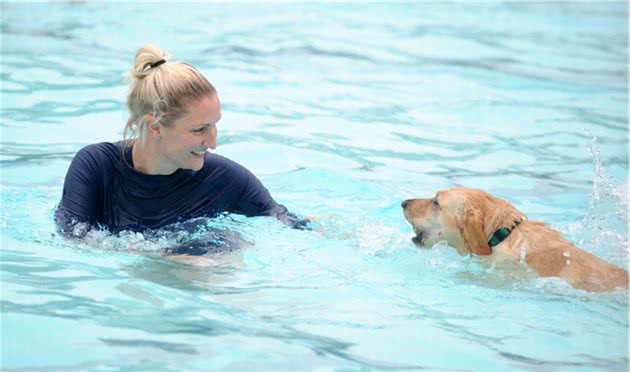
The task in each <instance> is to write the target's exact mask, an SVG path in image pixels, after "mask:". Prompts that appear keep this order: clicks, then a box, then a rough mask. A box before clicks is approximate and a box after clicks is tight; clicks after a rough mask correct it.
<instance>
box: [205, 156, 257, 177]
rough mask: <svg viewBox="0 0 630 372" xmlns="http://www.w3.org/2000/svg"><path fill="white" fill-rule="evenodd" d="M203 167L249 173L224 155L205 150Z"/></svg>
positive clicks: (210, 169)
mask: <svg viewBox="0 0 630 372" xmlns="http://www.w3.org/2000/svg"><path fill="white" fill-rule="evenodd" d="M203 169H207V170H209V171H212V170H221V171H223V172H226V171H227V172H236V173H251V172H250V171H249V170H248V169H247V168H245V167H244V166H242V165H241V164H239V163H237V162H236V161H234V160H232V159H228V158H226V157H225V156H221V155H219V154H214V153H211V152H207V153H206V155H205V158H204V166H203Z"/></svg>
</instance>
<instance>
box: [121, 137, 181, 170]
mask: <svg viewBox="0 0 630 372" xmlns="http://www.w3.org/2000/svg"><path fill="white" fill-rule="evenodd" d="M131 160H132V162H133V168H134V169H135V170H136V171H138V172H140V173H144V174H148V175H169V174H173V173H175V171H176V170H177V169H167V168H165V167H164V166H163V164H164V162H162V161H160V156H159V155H158V151H157V149H156V148H155V145H154V144H152V143H151V142H150V141H149V142H147V143H145V142H143V141H142V139H140V138H138V139H136V140H135V141H134V143H133V147H132V149H131Z"/></svg>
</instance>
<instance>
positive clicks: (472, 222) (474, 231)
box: [462, 210, 492, 256]
mask: <svg viewBox="0 0 630 372" xmlns="http://www.w3.org/2000/svg"><path fill="white" fill-rule="evenodd" d="M465 213H466V215H465V216H464V224H463V227H462V235H464V242H465V243H466V246H467V247H468V248H469V249H470V251H471V252H472V253H474V254H477V255H481V256H487V255H490V254H492V248H490V246H489V245H488V239H487V238H486V234H485V233H484V226H483V216H482V215H481V213H480V211H475V210H468V211H466V212H465Z"/></svg>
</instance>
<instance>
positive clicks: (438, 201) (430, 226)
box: [401, 187, 523, 255]
mask: <svg viewBox="0 0 630 372" xmlns="http://www.w3.org/2000/svg"><path fill="white" fill-rule="evenodd" d="M401 205H402V207H403V211H404V214H405V218H406V219H407V221H409V223H410V224H411V226H412V227H413V230H414V232H415V233H416V236H415V237H414V238H413V239H412V240H413V242H414V243H416V244H417V245H421V246H428V247H430V246H432V245H433V244H435V243H437V242H439V241H442V240H444V241H446V242H447V243H448V244H449V245H451V246H452V247H454V248H456V249H457V251H458V252H459V253H460V254H462V255H464V254H468V253H470V252H472V253H474V254H478V255H489V254H491V253H492V249H491V248H490V246H489V245H488V240H489V238H490V237H491V236H492V234H493V233H494V231H496V230H497V229H499V228H501V227H510V226H512V225H513V224H514V221H516V220H519V221H520V220H521V219H522V218H523V215H522V214H521V213H520V212H519V211H518V210H517V209H516V208H514V207H513V206H512V205H511V204H509V203H508V202H506V201H505V200H502V199H499V198H497V197H494V196H492V195H490V194H488V193H487V192H484V191H481V190H476V189H469V188H464V187H456V188H451V189H446V190H441V191H439V192H438V193H437V194H435V196H434V197H433V198H431V199H409V200H405V201H404V202H402V204H401Z"/></svg>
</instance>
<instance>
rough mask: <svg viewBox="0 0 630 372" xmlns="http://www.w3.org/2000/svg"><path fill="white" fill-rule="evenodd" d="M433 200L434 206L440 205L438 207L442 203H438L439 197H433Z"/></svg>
mask: <svg viewBox="0 0 630 372" xmlns="http://www.w3.org/2000/svg"><path fill="white" fill-rule="evenodd" d="M431 202H432V203H433V206H434V207H438V208H439V207H440V203H438V200H437V198H433V199H431Z"/></svg>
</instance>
